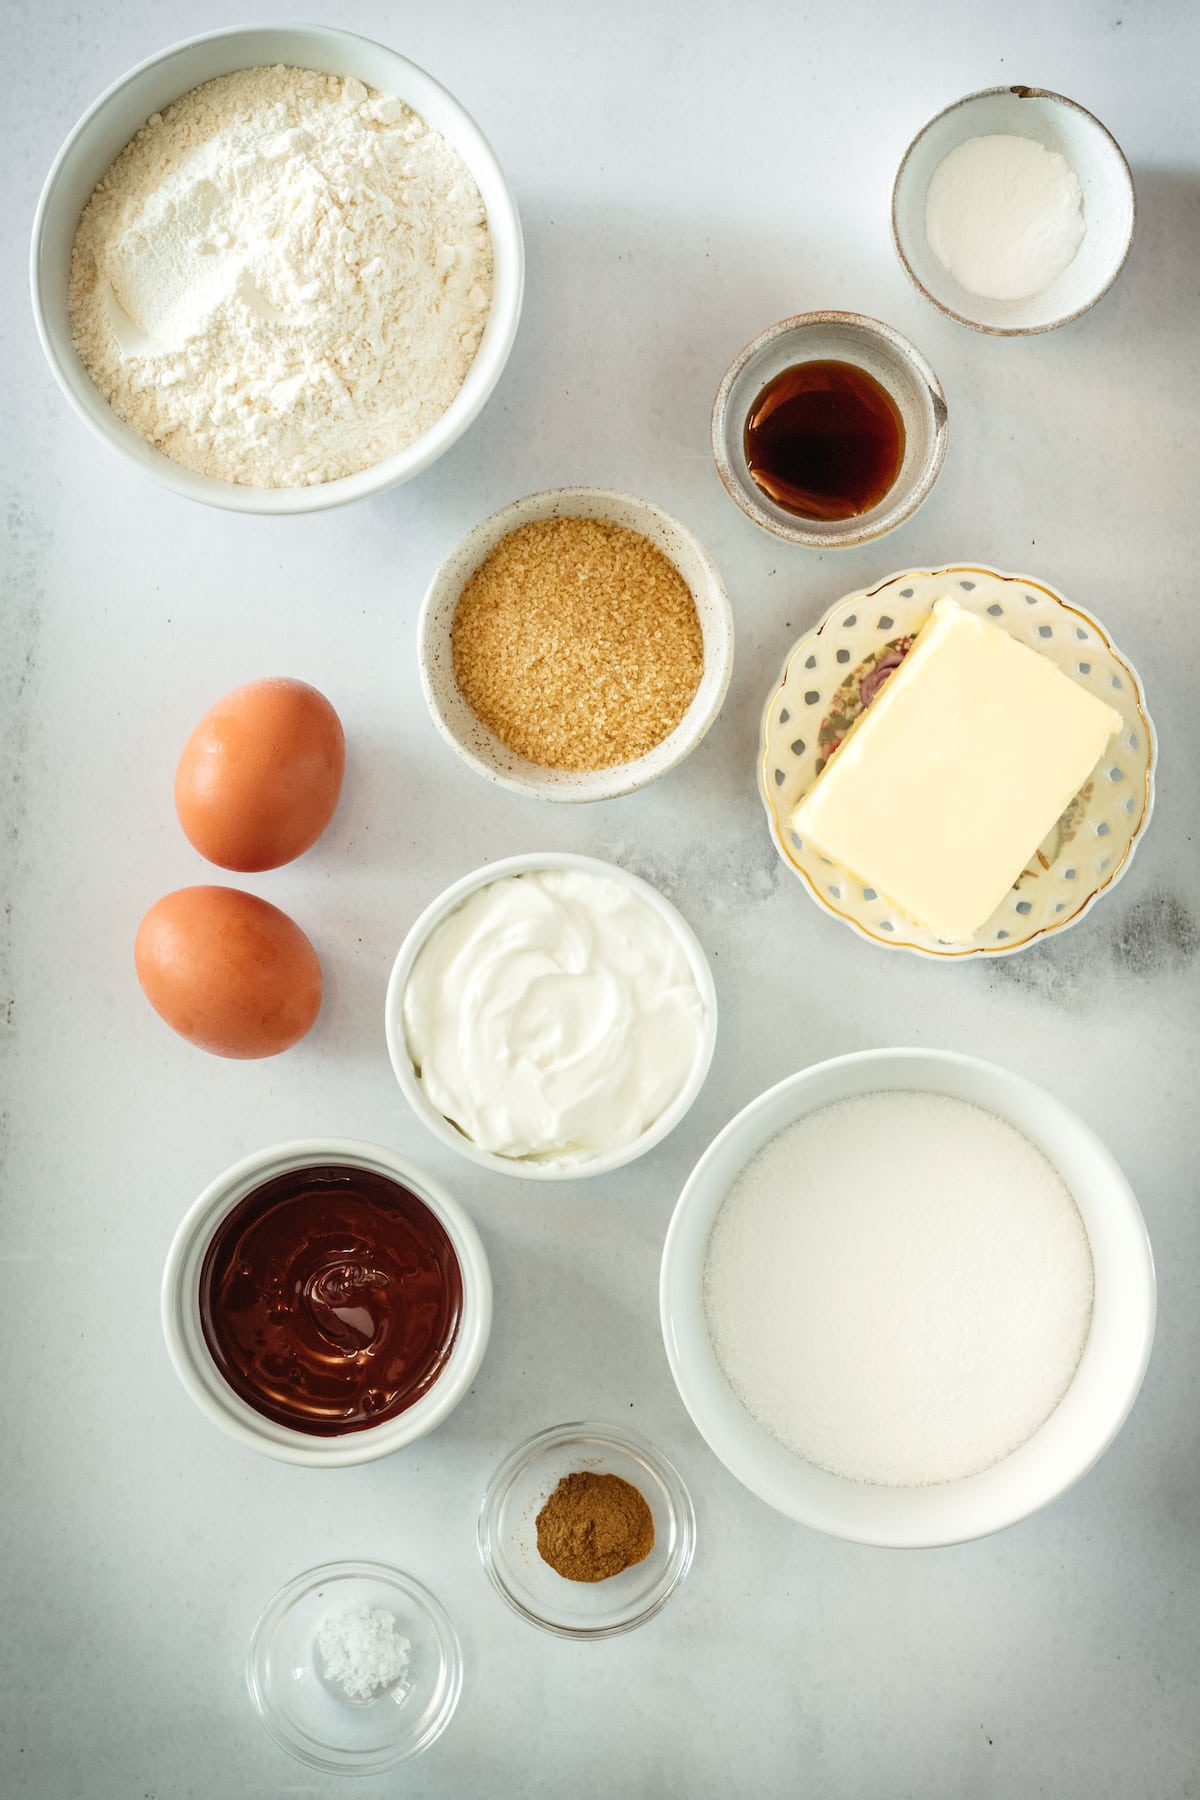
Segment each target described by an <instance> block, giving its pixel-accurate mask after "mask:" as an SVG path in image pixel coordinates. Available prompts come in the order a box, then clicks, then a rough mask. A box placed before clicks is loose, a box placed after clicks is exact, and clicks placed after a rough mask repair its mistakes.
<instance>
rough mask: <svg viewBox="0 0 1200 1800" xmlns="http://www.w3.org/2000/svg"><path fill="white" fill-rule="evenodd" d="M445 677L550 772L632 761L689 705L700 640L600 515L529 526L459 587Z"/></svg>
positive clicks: (648, 558) (642, 542)
mask: <svg viewBox="0 0 1200 1800" xmlns="http://www.w3.org/2000/svg"><path fill="white" fill-rule="evenodd" d="M451 645H452V649H453V655H454V677H455V680H456V681H457V683H458V686H459V689H460V691H461V693H462V696H463V698H464V700H465V701H466V702H467V705H468V706H469V707H470V708H471V710H472V712H474V713H475V715H476V717H477V718H479V719H481V720H482V722H483V723H484V724H485V725H486V726H487V727H488V729H489V730H490V731H492V732H494V733H495V735H496V736H497V737H498V738H499V739H500V742H501V743H502V744H504V745H506V746H507V748H508V749H509V750H512V751H514V752H515V753H516V754H517V755H518V756H524V757H525V758H527V759H528V761H530V762H533V763H538V764H540V765H541V766H542V767H543V768H550V769H576V770H584V769H608V768H612V767H613V766H614V764H617V763H625V762H633V761H634V760H635V759H636V758H637V757H639V756H645V755H646V754H647V752H648V751H650V750H653V749H654V747H655V745H656V744H660V743H661V742H662V741H663V739H664V738H665V737H668V736H669V735H670V734H671V732H672V731H674V729H675V727H676V726H677V725H678V724H679V721H680V720H681V719H682V718H683V715H684V713H685V712H686V711H687V709H688V707H689V706H690V705H691V703H692V699H693V697H694V695H695V692H696V689H697V688H698V687H699V685H700V677H701V675H702V674H703V672H704V638H703V633H702V631H701V628H700V619H699V615H698V614H697V612H696V603H695V601H694V600H693V598H692V595H691V592H690V590H689V588H688V585H687V583H686V582H685V581H684V579H683V577H682V575H681V574H680V573H679V571H678V569H677V568H676V567H675V565H674V564H673V563H672V562H671V561H670V560H669V559H668V558H667V557H666V556H664V555H663V553H662V551H661V550H659V549H658V547H657V546H656V545H655V544H652V543H651V542H650V540H649V538H646V537H643V536H642V534H641V533H640V532H637V531H630V530H628V529H627V528H626V527H625V526H624V525H617V524H616V523H615V522H614V521H613V520H612V519H580V518H571V517H568V518H559V519H537V520H534V521H533V522H532V523H531V524H528V525H521V526H519V527H518V528H517V530H516V531H512V532H510V533H509V534H508V536H507V537H504V538H501V540H500V542H499V543H498V544H497V545H496V546H495V548H494V549H493V550H492V551H491V553H490V554H489V555H488V556H487V557H486V558H485V560H484V561H483V562H482V563H481V564H480V566H479V567H478V568H477V569H476V570H475V573H474V574H473V575H472V576H471V578H470V580H469V581H468V582H467V584H466V586H465V588H464V589H463V591H462V595H461V596H460V598H459V602H458V606H457V608H456V609H455V614H454V622H453V625H452V627H451Z"/></svg>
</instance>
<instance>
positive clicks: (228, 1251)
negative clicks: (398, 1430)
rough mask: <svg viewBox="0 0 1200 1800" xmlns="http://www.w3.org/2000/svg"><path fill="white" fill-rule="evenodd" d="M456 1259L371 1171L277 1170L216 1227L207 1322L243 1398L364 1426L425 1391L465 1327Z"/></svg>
mask: <svg viewBox="0 0 1200 1800" xmlns="http://www.w3.org/2000/svg"><path fill="white" fill-rule="evenodd" d="M461 1316H462V1270H461V1269H460V1268H459V1264H458V1258H457V1256H456V1255H455V1253H454V1246H453V1244H452V1243H451V1242H450V1238H449V1236H448V1235H447V1233H446V1231H445V1228H444V1227H443V1226H442V1225H441V1223H440V1222H439V1221H438V1219H437V1218H435V1216H434V1214H433V1213H432V1212H431V1211H430V1209H429V1208H428V1206H426V1204H425V1202H424V1201H423V1200H420V1199H418V1198H417V1196H416V1195H415V1194H412V1193H410V1192H409V1190H408V1189H407V1188H405V1187H402V1186H401V1185H400V1183H399V1182H397V1181H392V1180H390V1179H389V1178H388V1177H387V1176H385V1175H377V1174H375V1173H374V1172H373V1171H371V1170H369V1169H356V1168H352V1167H349V1166H346V1165H343V1164H323V1165H319V1166H316V1167H312V1168H305V1169H291V1170H288V1171H287V1173H286V1174H283V1175H276V1176H275V1177H274V1178H273V1179H272V1180H270V1181H266V1182H264V1183H263V1184H262V1186H261V1187H257V1188H255V1189H254V1190H253V1192H252V1193H249V1194H247V1195H246V1196H245V1198H244V1199H242V1200H240V1201H239V1202H238V1204H237V1205H236V1206H235V1207H234V1208H233V1210H232V1212H230V1213H229V1215H228V1217H227V1218H225V1219H224V1220H223V1221H222V1222H221V1224H220V1225H219V1226H218V1227H217V1230H216V1232H215V1233H214V1234H213V1238H212V1242H211V1243H210V1244H209V1247H208V1251H207V1254H206V1255H205V1258H204V1265H203V1267H202V1269H201V1271H200V1321H201V1325H202V1326H203V1330H204V1338H205V1342H206V1343H207V1345H208V1348H209V1350H210V1352H211V1354H212V1358H213V1361H214V1362H215V1363H216V1366H217V1368H218V1369H219V1370H220V1372H221V1374H222V1376H223V1377H224V1378H225V1380H226V1381H227V1382H228V1383H229V1385H230V1387H231V1388H232V1389H233V1390H234V1392H235V1393H236V1394H238V1395H239V1396H240V1397H241V1398H242V1399H243V1400H244V1401H245V1402H246V1404H247V1405H248V1406H252V1407H253V1408H254V1410H255V1411H256V1412H260V1413H262V1414H263V1415H264V1417H266V1418H268V1419H273V1420H274V1421H275V1422H276V1423H277V1424H279V1425H286V1426H290V1427H291V1429H292V1430H293V1431H303V1432H307V1433H308V1434H310V1435H311V1436H313V1437H335V1436H340V1435H341V1434H342V1433H343V1432H348V1431H364V1430H366V1428H367V1427H368V1426H371V1425H378V1424H379V1423H380V1422H381V1420H384V1419H391V1418H395V1416H396V1415H397V1413H402V1412H404V1411H405V1410H406V1409H407V1408H408V1407H410V1406H412V1405H413V1403H414V1402H415V1401H417V1400H419V1399H420V1397H421V1395H422V1394H424V1393H426V1392H428V1390H429V1389H430V1388H431V1387H432V1386H433V1384H434V1382H435V1381H436V1380H437V1378H438V1376H439V1375H440V1373H441V1371H442V1369H443V1368H444V1367H445V1364H446V1360H447V1358H448V1357H449V1355H450V1351H451V1349H452V1347H453V1345H454V1340H455V1338H456V1337H457V1335H458V1327H459V1321H460V1319H461Z"/></svg>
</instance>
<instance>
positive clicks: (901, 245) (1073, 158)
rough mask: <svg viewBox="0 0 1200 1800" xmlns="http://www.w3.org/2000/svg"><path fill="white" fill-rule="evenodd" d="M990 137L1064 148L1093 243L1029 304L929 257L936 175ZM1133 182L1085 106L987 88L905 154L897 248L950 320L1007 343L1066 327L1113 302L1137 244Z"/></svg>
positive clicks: (896, 203)
mask: <svg viewBox="0 0 1200 1800" xmlns="http://www.w3.org/2000/svg"><path fill="white" fill-rule="evenodd" d="M992 133H997V134H1000V135H1006V136H1011V137H1025V138H1034V139H1036V141H1037V142H1038V143H1039V144H1043V145H1045V147H1046V149H1047V150H1057V151H1058V153H1059V155H1060V156H1064V157H1065V158H1066V160H1067V161H1068V162H1069V163H1070V165H1071V167H1072V168H1073V169H1074V171H1075V173H1076V175H1077V176H1078V177H1079V185H1080V187H1081V188H1082V189H1083V214H1084V222H1085V225H1086V227H1087V230H1086V235H1085V237H1084V240H1083V242H1082V244H1081V245H1080V246H1079V249H1078V251H1077V252H1076V255H1075V257H1074V260H1073V261H1072V262H1071V263H1070V264H1069V266H1068V267H1067V268H1066V269H1064V270H1063V272H1062V274H1061V275H1060V276H1059V277H1058V279H1057V281H1054V282H1052V283H1051V284H1050V286H1049V287H1048V288H1045V289H1044V290H1043V291H1042V292H1041V293H1040V294H1034V295H1032V296H1031V297H1030V298H1029V299H1026V300H984V299H981V298H980V297H979V295H977V294H971V293H968V291H967V289H966V288H964V287H963V286H962V285H961V284H960V283H959V282H958V281H957V280H956V279H955V277H954V276H953V275H951V274H950V272H949V270H948V269H946V268H944V267H943V265H942V264H941V263H940V262H939V261H938V259H937V257H936V256H935V255H934V253H933V251H932V250H931V249H930V246H929V241H928V239H927V238H926V236H925V197H926V195H927V194H928V192H929V183H930V181H931V180H932V179H933V175H934V171H935V170H936V169H937V168H938V166H939V164H940V163H942V162H943V161H944V160H945V158H946V157H947V156H949V154H950V152H951V151H952V150H956V149H957V148H958V146H959V145H960V144H963V143H966V141H967V140H968V138H975V137H986V136H988V135H990V134H992ZM1134 213H1135V202H1134V194H1133V177H1132V176H1131V175H1130V173H1129V164H1128V163H1127V162H1126V161H1125V158H1124V156H1123V155H1122V153H1121V147H1120V145H1119V144H1118V143H1117V141H1116V139H1115V138H1114V137H1113V135H1112V133H1111V132H1110V131H1107V130H1106V129H1105V127H1104V126H1103V125H1102V124H1101V123H1100V121H1099V119H1096V118H1093V116H1092V114H1091V113H1090V112H1087V111H1086V110H1085V108H1084V107H1082V106H1079V105H1077V104H1076V102H1075V101H1074V100H1067V99H1065V98H1064V96H1063V95H1062V94H1051V93H1048V92H1047V91H1046V89H1044V88H1033V87H998V88H985V89H984V90H983V92H982V93H978V94H968V95H967V96H966V98H965V99H963V100H958V101H956V102H955V104H954V105H953V106H948V107H947V108H946V110H945V112H941V113H939V114H938V115H937V117H936V118H935V119H931V120H930V121H929V123H928V125H926V126H924V128H923V129H922V130H921V131H919V132H918V133H917V135H916V137H915V138H914V139H913V141H912V143H911V144H910V145H909V146H908V149H907V150H906V151H905V153H904V160H903V161H902V162H901V164H900V168H899V170H898V172H897V175H896V182H895V186H894V187H893V189H892V241H893V243H894V244H895V246H896V255H897V256H898V257H899V258H900V261H901V263H902V264H903V266H904V270H905V273H906V274H907V275H908V276H909V277H910V279H911V280H912V281H913V283H914V284H915V286H917V287H918V288H919V289H920V290H921V292H922V293H923V294H924V296H925V298H926V299H927V300H931V301H932V302H933V304H934V306H936V307H937V308H938V310H939V311H940V312H944V313H945V314H946V315H947V317H948V318H951V319H957V320H958V322H959V324H960V325H971V326H973V327H974V328H975V330H976V331H986V332H991V333H992V334H993V335H996V336H1000V337H1016V336H1025V335H1028V334H1030V333H1032V332H1037V331H1051V330H1053V328H1054V327H1055V326H1056V325H1067V324H1069V323H1070V321H1071V320H1072V319H1077V318H1078V317H1079V315H1080V314H1081V313H1085V312H1087V310H1088V308H1089V307H1091V306H1094V305H1095V304H1096V302H1097V300H1099V299H1100V297H1101V296H1102V295H1103V294H1106V293H1107V292H1108V290H1109V288H1110V287H1111V286H1112V284H1113V282H1114V281H1115V280H1116V279H1117V276H1118V275H1119V274H1120V273H1121V270H1122V268H1123V267H1124V263H1125V258H1126V257H1127V256H1128V254H1129V246H1130V244H1131V243H1132V241H1133V224H1134Z"/></svg>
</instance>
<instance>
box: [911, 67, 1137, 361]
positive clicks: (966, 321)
mask: <svg viewBox="0 0 1200 1800" xmlns="http://www.w3.org/2000/svg"><path fill="white" fill-rule="evenodd" d="M995 94H1015V95H1017V97H1018V98H1020V99H1030V98H1032V99H1038V100H1049V101H1051V102H1053V103H1054V104H1056V105H1058V106H1066V107H1069V108H1070V110H1071V111H1072V112H1076V113H1078V114H1079V115H1080V117H1081V118H1084V119H1086V120H1087V121H1088V123H1089V124H1091V125H1094V126H1095V127H1096V130H1097V131H1098V132H1100V133H1101V135H1102V136H1103V137H1105V138H1107V140H1108V143H1109V146H1110V148H1111V149H1112V150H1113V151H1114V152H1115V154H1116V158H1117V163H1118V166H1119V167H1120V169H1121V170H1122V171H1123V172H1124V176H1125V181H1126V184H1127V185H1128V188H1129V233H1128V236H1127V237H1126V239H1125V247H1124V249H1123V250H1122V252H1121V255H1120V259H1119V260H1118V262H1117V263H1116V265H1115V266H1114V268H1113V271H1112V273H1111V275H1110V276H1109V277H1108V280H1107V281H1106V282H1105V283H1104V286H1103V287H1100V288H1097V289H1096V292H1095V293H1094V294H1093V295H1092V297H1091V299H1090V300H1086V301H1085V302H1084V303H1083V305H1082V306H1077V307H1075V308H1074V310H1073V311H1071V312H1068V313H1063V314H1061V315H1060V317H1059V318H1057V319H1047V320H1046V322H1045V324H1043V325H984V324H983V323H982V322H981V321H980V320H979V319H972V318H970V317H969V316H968V315H967V314H966V313H961V312H957V311H955V309H954V307H952V306H947V305H946V302H945V301H944V300H939V299H938V297H937V295H936V294H931V293H930V291H929V289H928V288H927V287H926V286H925V283H924V282H923V281H922V280H921V278H920V277H919V276H918V274H917V272H916V270H915V269H914V268H913V266H912V264H911V263H910V262H909V260H908V256H907V254H906V252H905V249H904V244H903V242H902V240H901V236H900V225H899V220H898V218H897V209H896V197H897V194H898V193H899V191H900V183H901V181H902V180H903V178H904V171H905V170H906V168H907V167H908V164H909V161H910V160H911V158H912V155H913V152H914V151H915V150H916V148H917V145H918V144H919V143H920V142H921V140H922V138H924V137H926V136H927V134H928V133H929V132H931V131H932V130H933V128H934V126H935V125H938V124H940V123H941V121H942V120H943V119H945V118H948V117H949V115H950V114H951V113H956V112H959V111H960V110H961V109H962V108H963V107H964V106H971V105H973V104H974V102H975V101H976V100H988V99H991V98H992V96H993V95H995ZM891 219H892V247H893V248H894V250H895V252H896V255H897V257H898V258H899V260H900V266H901V268H902V269H903V270H904V273H905V274H906V275H907V276H908V279H909V280H910V281H911V282H912V284H913V286H914V287H915V288H916V290H917V292H918V293H919V294H923V295H924V297H925V299H926V300H928V302H929V304H930V305H931V306H936V308H937V310H938V311H939V312H940V313H943V314H944V315H945V317H946V318H947V319H953V320H954V322H955V324H956V325H969V326H970V328H971V330H972V331H979V332H982V333H983V335H984V336H985V337H1038V336H1039V335H1040V334H1041V333H1042V332H1043V331H1057V329H1058V327H1059V326H1060V325H1070V324H1072V323H1073V321H1074V320H1076V319H1080V318H1082V317H1083V315H1084V313H1086V312H1090V311H1091V310H1092V308H1093V306H1095V304H1096V302H1097V301H1098V300H1103V298H1104V296H1105V294H1107V292H1108V290H1109V288H1111V287H1112V285H1113V283H1114V281H1115V280H1116V279H1117V276H1118V275H1119V274H1120V273H1121V270H1122V269H1123V268H1124V267H1125V264H1126V262H1127V261H1128V260H1129V252H1130V250H1131V249H1132V248H1133V238H1134V232H1135V230H1136V228H1137V191H1136V189H1135V188H1134V185H1133V171H1132V170H1131V169H1130V167H1129V161H1128V158H1127V157H1126V155H1125V152H1124V151H1123V150H1122V148H1121V146H1120V144H1118V142H1117V140H1116V138H1115V137H1114V136H1113V134H1112V132H1111V131H1110V130H1109V129H1108V126H1107V125H1105V124H1104V122H1103V120H1101V119H1098V118H1097V117H1096V115H1095V113H1094V112H1089V110H1088V108H1087V107H1086V106H1081V105H1080V104H1079V102H1078V100H1072V99H1070V98H1069V97H1068V96H1067V95H1066V94H1058V93H1056V92H1055V91H1054V89H1053V88H1043V87H1032V86H1029V85H1028V84H1026V83H1024V82H1002V83H1001V84H1000V85H999V86H998V87H990V88H978V89H977V90H976V91H975V92H974V93H973V94H964V95H963V96H962V99H961V100H953V101H951V103H950V105H949V106H943V107H942V110H941V111H940V112H936V113H934V115H933V117H932V118H931V119H927V120H926V121H925V123H924V125H922V127H921V129H920V131H918V132H917V133H916V135H915V136H914V137H913V138H912V140H911V141H910V143H909V145H908V148H907V149H906V150H905V152H904V155H903V156H902V157H901V158H900V166H899V167H898V169H897V170H896V177H895V180H894V181H893V182H892V200H891Z"/></svg>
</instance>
